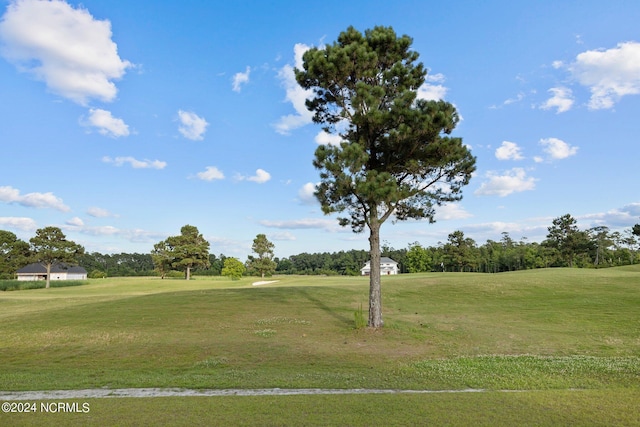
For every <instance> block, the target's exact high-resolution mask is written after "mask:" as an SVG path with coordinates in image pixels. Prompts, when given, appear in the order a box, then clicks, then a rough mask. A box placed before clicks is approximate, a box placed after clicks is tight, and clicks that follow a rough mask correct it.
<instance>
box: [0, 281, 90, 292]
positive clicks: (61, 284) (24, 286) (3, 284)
mask: <svg viewBox="0 0 640 427" xmlns="http://www.w3.org/2000/svg"><path fill="white" fill-rule="evenodd" d="M88 283H89V282H87V281H85V280H52V281H51V283H50V285H49V286H51V287H52V288H66V287H69V286H82V285H86V284H88ZM46 285H47V283H46V282H45V281H44V280H36V281H25V282H22V281H19V280H0V291H24V290H28V289H44V288H45V286H46Z"/></svg>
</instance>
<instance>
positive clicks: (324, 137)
mask: <svg viewBox="0 0 640 427" xmlns="http://www.w3.org/2000/svg"><path fill="white" fill-rule="evenodd" d="M315 141H316V142H317V143H318V144H320V145H336V146H339V145H340V143H341V142H342V137H340V135H335V134H332V133H327V132H325V131H323V130H321V131H320V132H318V134H317V135H316V137H315Z"/></svg>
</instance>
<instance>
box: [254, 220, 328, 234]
mask: <svg viewBox="0 0 640 427" xmlns="http://www.w3.org/2000/svg"><path fill="white" fill-rule="evenodd" d="M259 223H260V224H261V225H264V226H265V227H269V228H279V229H285V230H302V229H321V230H326V231H332V232H333V231H337V230H338V229H339V228H340V226H339V225H338V223H337V221H336V220H335V219H323V218H304V219H296V220H287V221H269V220H262V221H259Z"/></svg>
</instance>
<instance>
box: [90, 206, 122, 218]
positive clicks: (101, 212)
mask: <svg viewBox="0 0 640 427" xmlns="http://www.w3.org/2000/svg"><path fill="white" fill-rule="evenodd" d="M87 215H89V216H92V217H94V218H108V217H117V216H118V215H115V214H112V213H111V212H109V211H108V210H106V209H102V208H99V207H96V206H92V207H90V208H89V209H87Z"/></svg>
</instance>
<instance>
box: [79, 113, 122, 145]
mask: <svg viewBox="0 0 640 427" xmlns="http://www.w3.org/2000/svg"><path fill="white" fill-rule="evenodd" d="M86 125H88V126H93V127H96V128H98V132H100V134H102V135H107V136H112V137H114V138H118V137H120V136H129V126H127V125H126V124H125V122H124V121H123V120H122V119H117V118H115V117H113V116H112V115H111V111H106V110H101V109H100V108H92V109H90V110H89V120H88V122H87V123H86Z"/></svg>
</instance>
